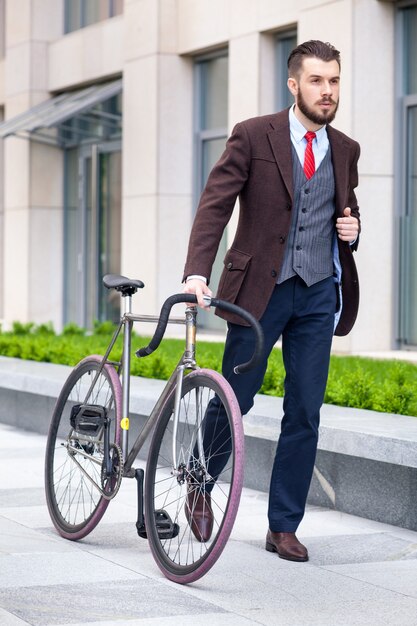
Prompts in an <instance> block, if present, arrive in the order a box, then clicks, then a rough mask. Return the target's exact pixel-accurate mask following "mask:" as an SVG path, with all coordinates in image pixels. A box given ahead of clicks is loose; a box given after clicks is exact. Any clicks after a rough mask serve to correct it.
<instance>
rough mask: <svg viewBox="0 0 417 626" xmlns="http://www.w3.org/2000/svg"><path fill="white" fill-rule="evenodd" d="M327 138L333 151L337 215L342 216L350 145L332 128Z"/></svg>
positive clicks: (346, 189) (345, 200)
mask: <svg viewBox="0 0 417 626" xmlns="http://www.w3.org/2000/svg"><path fill="white" fill-rule="evenodd" d="M327 136H328V138H329V142H330V147H331V149H332V162H333V171H334V181H335V188H336V192H335V205H336V213H337V214H340V215H342V213H343V210H344V208H345V206H346V204H345V203H346V202H347V197H346V195H347V191H348V185H349V160H348V159H347V158H346V157H347V155H348V154H349V144H348V142H347V141H346V140H345V139H344V137H343V136H341V135H340V134H339V133H338V132H337V131H335V130H334V128H332V127H331V126H327Z"/></svg>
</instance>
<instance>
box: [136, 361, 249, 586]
mask: <svg viewBox="0 0 417 626" xmlns="http://www.w3.org/2000/svg"><path fill="white" fill-rule="evenodd" d="M174 402H175V390H174V391H173V392H172V394H171V396H170V397H169V399H168V400H167V402H166V403H165V405H164V407H163V408H162V410H161V415H160V418H159V420H158V422H157V424H156V427H155V432H154V436H153V439H152V442H151V447H150V450H149V457H148V464H147V470H146V485H145V518H146V530H147V535H148V539H149V542H150V545H151V549H152V553H153V555H154V558H155V560H156V562H157V564H158V566H159V567H160V569H161V570H162V572H163V573H164V574H165V576H167V578H169V579H170V580H173V581H174V582H178V583H188V582H193V581H195V580H197V579H198V578H201V576H203V575H204V574H205V573H206V572H207V571H208V570H209V569H210V568H211V567H212V566H213V565H214V563H215V562H216V561H217V559H218V558H219V556H220V554H221V552H222V550H223V548H224V546H225V545H226V542H227V540H228V538H229V536H230V533H231V530H232V527H233V523H234V520H235V517H236V513H237V510H238V506H239V500H240V494H241V490H242V483H243V456H244V437H243V426H242V418H241V413H240V409H239V405H238V403H237V400H236V397H235V395H234V393H233V390H232V388H231V387H230V385H229V384H228V383H227V381H226V380H225V379H224V378H223V377H222V376H220V374H218V373H217V372H214V371H211V370H196V371H193V372H191V373H190V374H188V375H187V376H185V377H184V379H183V383H182V393H181V399H180V403H179V423H178V426H177V427H176V425H175V424H174V418H173V414H174ZM209 404H210V410H209V413H207V407H208V406H209ZM199 440H200V444H199V443H198V442H199ZM207 514H208V526H207V524H206V527H205V528H204V529H203V531H202V533H201V532H200V531H199V528H200V527H201V524H200V526H199V524H198V523H197V524H196V521H197V522H198V516H201V515H203V516H205V518H207Z"/></svg>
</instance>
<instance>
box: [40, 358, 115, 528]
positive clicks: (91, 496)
mask: <svg viewBox="0 0 417 626" xmlns="http://www.w3.org/2000/svg"><path fill="white" fill-rule="evenodd" d="M101 360H102V357H99V356H90V357H87V358H86V359H84V360H82V361H80V363H78V365H77V366H76V367H75V368H74V370H73V371H72V372H71V374H70V375H69V377H68V379H67V381H66V382H65V384H64V387H63V388H62V391H61V393H60V395H59V397H58V400H57V402H56V405H55V410H54V413H53V416H52V421H51V425H50V428H49V433H48V440H47V445H46V458H45V491H46V501H47V504H48V509H49V514H50V516H51V519H52V521H53V523H54V526H55V527H56V529H57V531H58V532H59V534H60V535H62V537H65V538H66V539H73V540H77V539H81V538H82V537H85V536H86V535H88V533H90V532H91V531H92V530H93V528H95V527H96V526H97V524H98V523H99V521H100V520H101V518H102V517H103V515H104V512H105V510H106V509H107V506H108V504H109V501H110V499H111V498H112V497H114V495H115V493H116V491H117V489H118V488H119V486H120V481H121V479H122V474H123V459H122V454H121V450H120V447H119V446H120V418H121V395H122V394H121V387H120V381H119V378H118V376H117V373H116V371H115V369H114V368H113V367H112V366H111V365H105V366H104V367H103V369H102V370H101V372H100V373H99V370H100V367H101ZM106 437H107V441H106ZM105 451H106V452H107V454H105Z"/></svg>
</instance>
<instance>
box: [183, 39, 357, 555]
mask: <svg viewBox="0 0 417 626" xmlns="http://www.w3.org/2000/svg"><path fill="white" fill-rule="evenodd" d="M288 75H289V78H288V88H289V90H290V92H291V93H292V95H293V96H294V99H295V103H294V105H293V106H292V107H290V109H287V110H284V111H282V112H280V113H277V114H273V115H266V116H261V117H258V118H253V119H249V120H246V121H244V122H242V123H240V124H237V125H236V126H235V128H234V129H233V132H232V135H231V137H230V138H229V140H228V142H227V144H226V149H225V151H224V153H223V155H222V156H221V158H220V160H219V161H218V163H217V164H216V165H215V166H214V168H213V170H212V172H211V174H210V176H209V179H208V181H207V185H206V187H205V189H204V191H203V194H202V196H201V200H200V204H199V207H198V210H197V214H196V217H195V221H194V225H193V228H192V232H191V236H190V243H189V249H188V256H187V260H186V264H185V270H184V280H185V281H186V285H185V288H184V291H185V292H187V293H194V294H196V296H197V299H198V303H199V305H200V306H202V307H204V302H203V299H202V297H203V294H209V295H211V290H210V289H209V287H208V284H209V279H210V273H211V268H212V265H213V262H214V259H215V255H216V251H217V248H218V245H219V242H220V239H221V236H222V233H223V230H224V228H225V227H226V224H227V223H228V221H229V219H230V216H231V214H232V211H233V208H234V204H235V201H236V199H237V198H239V221H238V226H237V231H236V236H235V239H234V242H233V244H232V246H231V248H230V249H229V250H228V252H227V254H226V257H225V260H224V271H223V274H222V276H221V279H220V283H219V288H218V292H217V297H219V298H222V299H224V300H228V301H230V302H234V303H236V304H238V305H240V306H241V307H243V308H245V309H247V310H248V311H250V312H251V313H252V314H253V315H254V316H255V317H256V318H257V319H259V321H260V324H261V326H262V329H263V332H264V336H265V354H264V362H263V364H262V366H260V367H258V368H257V369H255V370H253V371H251V372H249V373H247V374H245V375H242V376H236V375H235V374H234V373H233V367H234V365H235V364H236V363H240V362H243V361H244V360H245V359H247V358H248V356H249V355H250V354H251V349H252V347H251V330H250V329H249V328H247V327H245V326H242V325H240V324H241V323H242V322H241V320H239V319H238V318H235V317H234V316H233V315H230V314H226V313H221V312H219V313H218V314H219V315H221V316H223V317H224V318H225V319H226V320H227V321H228V335H227V339H226V345H225V352H224V359H223V374H224V376H225V377H226V378H227V380H228V381H229V382H230V384H231V385H232V387H233V389H234V391H235V394H236V397H237V399H238V401H239V405H240V408H241V411H242V414H245V413H247V412H248V411H249V409H250V408H251V407H252V405H253V398H254V395H255V394H256V392H257V391H259V389H260V387H261V385H262V379H263V376H264V374H265V370H266V367H267V359H268V357H269V354H270V352H271V350H272V348H273V346H274V344H275V343H276V342H277V340H278V339H279V337H280V336H282V352H283V360H284V365H285V371H286V377H285V395H284V403H283V408H284V416H283V419H282V425H281V434H280V437H279V441H278V446H277V451H276V457H275V461H274V466H273V470H272V476H271V484H270V493H269V509H268V519H269V529H268V533H267V538H266V549H267V550H268V551H270V552H276V553H278V556H279V557H281V558H284V559H288V560H291V561H307V560H308V552H307V549H306V547H305V546H303V545H302V544H301V543H300V542H299V540H298V539H297V537H296V535H295V532H296V530H297V528H298V525H299V523H300V521H301V520H302V518H303V515H304V510H305V503H306V499H307V493H308V489H309V485H310V482H311V477H312V472H313V468H314V462H315V456H316V450H317V440H318V428H319V414H320V407H321V405H322V403H323V398H324V392H325V387H326V382H327V376H328V367H329V358H330V349H331V342H332V336H333V334H334V332H335V334H337V335H346V334H347V333H348V332H349V331H350V329H351V328H352V326H353V324H354V322H355V319H356V314H357V309H358V302H359V288H358V278H357V272H356V268H355V263H354V260H353V255H352V250H354V249H356V248H357V245H358V237H359V230H360V221H359V209H358V206H357V201H356V197H355V192H354V189H355V187H356V186H357V184H358V171H357V163H358V159H359V152H360V148H359V144H358V143H357V142H355V141H353V140H352V139H350V138H348V137H347V136H346V135H344V134H343V133H341V132H339V131H337V130H335V129H334V128H332V127H331V126H328V124H329V123H330V122H332V121H333V119H334V118H335V115H336V111H337V108H338V104H339V82H340V54H339V52H338V51H337V50H336V49H335V48H334V47H333V46H332V45H330V44H328V43H323V42H321V41H308V42H306V43H303V44H301V45H299V46H297V48H295V49H294V50H293V51H292V52H291V54H290V56H289V59H288ZM201 500H202V502H201V506H200V509H201V510H200V511H199V512H197V513H196V516H195V519H194V520H193V524H194V525H197V527H198V529H199V530H200V531H201V532H203V533H206V536H207V535H209V534H210V532H211V530H210V529H211V523H212V520H211V509H210V506H204V502H203V500H204V495H202V496H201ZM192 527H193V525H192ZM195 534H196V533H195Z"/></svg>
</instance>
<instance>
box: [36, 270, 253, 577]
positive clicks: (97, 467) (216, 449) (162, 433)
mask: <svg viewBox="0 0 417 626" xmlns="http://www.w3.org/2000/svg"><path fill="white" fill-rule="evenodd" d="M103 283H104V285H105V286H106V287H107V288H108V289H115V290H116V291H118V292H119V293H120V294H121V299H122V301H124V303H125V304H124V311H123V312H122V315H121V318H120V322H119V324H118V326H117V327H116V329H115V331H114V334H113V337H112V339H111V341H110V343H109V345H108V348H107V350H106V352H105V354H104V356H98V355H91V356H88V357H86V358H84V359H83V360H81V361H80V362H79V363H78V364H77V365H76V366H75V367H74V369H73V370H72V372H71V373H70V375H69V377H68V379H67V380H66V382H65V384H64V386H63V388H62V391H61V393H60V395H59V396H58V399H57V402H56V406H55V409H54V412H53V416H52V420H51V424H50V428H49V433H48V439H47V446H46V459H45V489H46V500H47V505H48V509H49V514H50V516H51V519H52V522H53V524H54V526H55V528H56V529H57V531H58V533H59V534H60V535H61V536H62V537H64V538H66V539H70V540H78V539H82V538H83V537H85V536H86V535H88V534H89V533H90V532H91V531H92V530H93V529H94V528H95V527H96V526H97V524H98V523H99V521H100V520H101V518H102V517H103V515H104V513H105V511H106V509H107V507H108V505H109V502H110V501H111V500H112V499H113V498H114V497H115V496H116V494H117V492H118V490H119V487H120V484H121V481H122V478H123V477H127V478H135V479H136V481H137V493H138V515H137V522H136V527H137V532H138V534H139V536H141V537H147V539H148V541H149V544H150V547H151V551H152V554H153V556H154V559H155V561H156V563H157V565H158V566H159V568H160V569H161V571H162V572H163V573H164V575H165V576H166V577H167V578H168V579H170V580H172V581H174V582H177V583H189V582H193V581H195V580H197V579H199V578H200V577H201V576H203V575H204V574H205V573H206V572H207V571H208V570H209V569H210V568H211V567H212V566H213V565H214V563H215V562H216V561H217V559H218V558H219V556H220V554H221V552H222V550H223V549H224V547H225V545H226V542H227V540H228V538H229V536H230V533H231V530H232V526H233V523H234V520H235V517H236V513H237V509H238V505H239V500H240V494H241V489H242V483H243V455H244V435H243V426H242V419H241V413H240V409H239V406H238V403H237V400H236V397H235V395H234V393H233V390H232V388H231V387H230V385H229V383H228V382H227V381H226V380H225V379H224V378H223V377H222V376H221V375H220V374H219V373H217V372H215V371H213V370H210V369H202V368H199V367H198V366H197V363H196V360H195V350H196V317H197V307H196V306H195V305H196V297H195V296H194V295H191V294H175V295H173V296H171V297H169V298H168V299H167V300H166V301H165V303H164V305H163V306H162V309H161V313H160V315H159V317H153V316H148V315H137V314H135V313H132V296H133V295H134V294H135V293H136V292H137V290H138V289H140V288H142V287H143V286H144V285H143V283H142V281H139V280H132V279H129V278H126V277H124V276H119V275H113V274H109V275H106V276H105V277H104V278H103ZM180 302H185V303H188V306H187V307H186V309H185V315H184V318H182V319H178V318H175V319H172V318H171V319H169V314H170V311H171V308H172V306H173V305H174V304H177V303H180ZM207 305H208V306H215V307H218V308H219V309H225V310H228V311H230V312H233V313H236V314H238V315H240V316H241V317H242V319H243V320H244V321H245V322H246V323H247V324H249V325H251V326H252V328H253V330H254V338H255V342H254V351H253V354H252V357H251V358H250V360H249V361H248V362H246V363H244V364H241V365H238V366H236V368H235V372H236V373H243V372H245V371H247V370H248V369H250V368H251V367H253V366H255V365H256V364H257V363H258V361H259V359H260V356H261V353H262V349H263V335H262V330H261V328H260V326H259V324H258V322H257V321H256V320H255V319H254V318H253V317H252V315H250V314H249V313H248V312H246V311H245V310H243V309H241V308H240V307H238V306H236V305H233V304H230V303H227V302H224V301H221V300H218V299H215V298H212V299H210V298H209V299H208V301H207ZM139 321H152V322H157V326H156V330H155V333H154V335H153V337H152V339H151V341H150V342H149V344H148V346H146V347H144V348H141V349H139V350H138V351H137V352H136V355H137V356H139V357H145V356H147V355H149V354H151V353H152V352H154V350H156V349H157V348H158V346H159V344H160V342H161V340H162V338H163V335H164V333H165V329H166V326H167V323H168V321H170V322H171V321H172V322H177V323H183V324H185V350H184V353H183V355H182V357H181V358H180V360H179V362H178V365H177V367H176V368H175V370H174V371H173V373H172V375H171V377H170V378H169V380H168V381H167V383H166V386H165V387H164V389H163V391H162V393H161V395H160V397H159V399H158V400H157V402H156V404H155V406H154V408H153V410H152V411H151V413H150V415H149V417H148V418H147V419H146V421H145V424H144V425H143V427H142V429H141V431H140V432H139V435H138V437H137V438H136V441H135V442H134V443H133V445H132V446H131V447H130V448H129V441H128V433H129V395H130V365H131V339H132V329H133V323H134V322H139ZM122 330H123V351H122V356H121V358H120V360H118V361H112V360H111V359H110V356H111V352H112V350H113V347H114V345H115V343H116V340H117V338H118V336H119V334H120V333H121V332H122ZM208 407H209V413H207V415H206V411H207V408H208ZM210 429H211V430H210ZM209 430H210V433H209ZM152 431H153V435H152V439H151V443H150V447H149V453H148V457H147V464H146V481H145V490H144V470H143V469H141V468H134V467H133V464H134V462H135V460H136V458H137V456H138V454H139V451H140V450H141V448H142V447H143V445H144V443H145V441H146V440H147V438H148V436H149V435H150V434H151V432H152ZM205 435H206V436H207V438H208V439H209V438H210V445H208V443H207V441H206V442H204V437H205ZM216 463H217V464H218V465H219V463H220V465H219V467H220V470H219V469H217V470H216V473H214V472H212V474H210V471H211V468H214V465H215V464H216ZM208 494H210V495H208ZM198 498H200V503H201V501H202V502H203V507H204V506H207V507H210V510H211V512H212V517H213V528H212V532H211V533H210V532H209V535H210V536H208V537H206V536H204V537H203V536H200V535H199V534H198V530H197V529H196V527H195V523H194V521H195V517H196V515H197V512H196V511H195V506H196V501H197V499H198ZM201 498H202V500H201ZM193 516H194V517H193Z"/></svg>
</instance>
